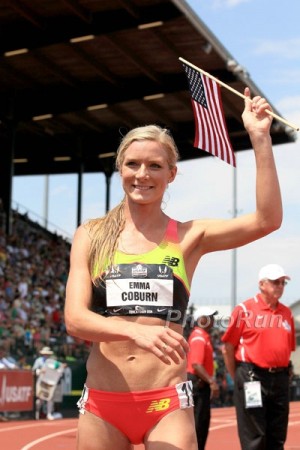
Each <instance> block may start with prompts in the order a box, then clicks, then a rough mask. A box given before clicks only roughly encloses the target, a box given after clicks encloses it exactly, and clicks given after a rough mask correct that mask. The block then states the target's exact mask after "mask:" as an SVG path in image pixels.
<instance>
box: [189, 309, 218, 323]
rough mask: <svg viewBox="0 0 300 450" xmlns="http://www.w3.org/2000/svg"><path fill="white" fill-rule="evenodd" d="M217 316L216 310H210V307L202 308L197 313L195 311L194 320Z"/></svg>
mask: <svg viewBox="0 0 300 450" xmlns="http://www.w3.org/2000/svg"><path fill="white" fill-rule="evenodd" d="M215 314H218V311H217V310H216V309H214V308H210V307H209V306H201V307H200V308H197V309H196V311H194V313H193V316H194V319H195V320H197V319H199V317H202V316H214V315H215Z"/></svg>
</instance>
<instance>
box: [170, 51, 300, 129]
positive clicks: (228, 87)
mask: <svg viewBox="0 0 300 450" xmlns="http://www.w3.org/2000/svg"><path fill="white" fill-rule="evenodd" d="M179 60H180V61H181V62H183V63H184V64H186V65H188V66H190V67H192V68H193V69H195V70H198V72H201V73H203V75H206V76H207V77H208V78H211V79H212V80H214V81H215V82H216V83H218V84H219V85H220V86H223V87H224V88H226V89H228V90H229V91H231V92H233V93H234V94H236V95H238V96H239V97H241V98H243V99H244V100H245V99H246V98H248V97H246V96H245V95H244V94H241V92H239V91H237V90H236V89H233V88H232V87H230V86H228V84H225V83H223V82H222V81H220V80H218V78H215V77H214V76H213V75H210V74H209V73H208V72H205V71H204V70H202V69H200V68H199V67H197V66H194V64H192V63H190V62H189V61H187V60H186V59H183V58H181V57H179ZM266 113H268V114H269V115H270V116H272V117H274V119H277V120H279V121H280V122H282V123H284V124H285V125H287V126H289V127H291V128H293V129H294V130H296V131H299V127H298V126H297V125H294V124H292V123H291V122H288V121H287V120H285V119H283V118H282V117H280V116H278V115H277V114H275V113H274V112H273V111H270V110H269V109H266Z"/></svg>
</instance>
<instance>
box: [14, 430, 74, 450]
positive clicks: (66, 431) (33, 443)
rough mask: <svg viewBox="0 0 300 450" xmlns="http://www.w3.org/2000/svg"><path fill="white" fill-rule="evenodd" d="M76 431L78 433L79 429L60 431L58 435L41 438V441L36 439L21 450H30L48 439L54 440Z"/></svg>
mask: <svg viewBox="0 0 300 450" xmlns="http://www.w3.org/2000/svg"><path fill="white" fill-rule="evenodd" d="M74 431H77V428H70V429H69V430H64V431H58V432H57V433H52V434H47V435H46V436H43V437H42V438H39V439H36V440H35V441H31V442H29V444H27V445H25V446H24V447H22V448H21V449H20V450H29V449H30V448H32V447H34V446H35V445H37V444H40V443H41V442H44V441H47V440H48V439H52V438H54V437H56V436H61V435H62V434H68V433H73V432H74Z"/></svg>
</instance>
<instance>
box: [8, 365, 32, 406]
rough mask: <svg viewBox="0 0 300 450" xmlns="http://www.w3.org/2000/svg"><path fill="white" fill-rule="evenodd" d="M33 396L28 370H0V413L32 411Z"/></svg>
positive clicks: (30, 376) (30, 375) (30, 373)
mask: <svg viewBox="0 0 300 450" xmlns="http://www.w3.org/2000/svg"><path fill="white" fill-rule="evenodd" d="M33 396H34V381H33V374H32V372H31V371H30V370H0V411H32V410H33Z"/></svg>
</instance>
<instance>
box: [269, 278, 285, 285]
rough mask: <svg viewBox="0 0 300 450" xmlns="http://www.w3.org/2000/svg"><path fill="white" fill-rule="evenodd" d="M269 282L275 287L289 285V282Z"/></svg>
mask: <svg viewBox="0 0 300 450" xmlns="http://www.w3.org/2000/svg"><path fill="white" fill-rule="evenodd" d="M268 281H269V282H270V283H272V284H274V285H275V286H280V285H281V286H286V285H287V284H288V282H287V280H269V279H268Z"/></svg>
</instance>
